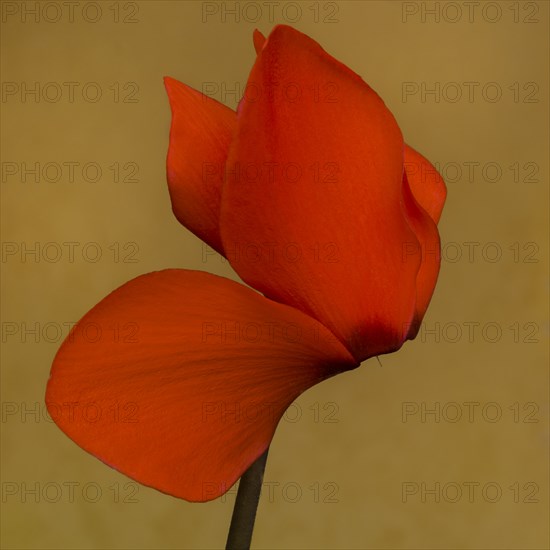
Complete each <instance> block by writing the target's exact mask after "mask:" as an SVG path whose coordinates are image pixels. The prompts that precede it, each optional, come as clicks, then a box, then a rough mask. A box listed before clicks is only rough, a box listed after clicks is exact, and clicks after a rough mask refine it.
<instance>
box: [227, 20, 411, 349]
mask: <svg viewBox="0 0 550 550" xmlns="http://www.w3.org/2000/svg"><path fill="white" fill-rule="evenodd" d="M403 148H404V144H403V139H402V135H401V132H400V130H399V128H398V126H397V123H396V122H395V119H394V118H393V116H392V114H391V113H390V111H389V110H388V109H387V108H386V106H385V105H384V103H383V101H382V100H381V99H380V97H378V95H377V94H376V93H375V92H374V91H373V90H372V89H371V88H370V87H369V86H368V85H367V84H366V83H365V82H364V81H363V80H362V79H361V78H360V77H359V76H358V75H357V74H355V73H354V72H353V71H351V70H350V69H348V68H347V67H345V66H344V65H343V64H341V63H340V62H338V61H336V60H335V59H334V58H332V57H331V56H330V55H328V54H327V53H326V52H325V51H324V50H323V49H322V48H321V47H320V46H319V45H318V44H317V43H316V42H314V41H313V40H311V39H310V38H308V37H307V36H305V35H304V34H302V33H300V32H298V31H296V30H294V29H292V28H290V27H286V26H278V27H276V28H275V29H274V31H273V32H272V33H271V34H270V35H269V37H268V38H267V41H266V43H265V44H264V45H263V47H262V49H261V51H260V52H259V54H258V56H257V59H256V63H255V65H254V67H253V69H252V71H251V74H250V77H249V80H248V84H247V94H246V95H245V97H244V98H243V100H242V101H241V105H240V108H239V115H238V127H237V132H236V137H235V139H234V141H233V142H232V144H231V148H230V153H229V157H228V163H227V168H226V171H227V175H228V177H227V179H226V183H225V185H224V190H223V197H222V209H221V222H220V224H221V234H222V241H223V246H224V250H225V255H226V256H227V258H228V259H229V260H230V261H231V263H232V265H233V267H234V268H235V269H236V271H237V272H238V273H239V275H240V276H241V277H242V278H243V279H244V280H245V281H246V282H247V283H248V284H250V285H252V286H253V287H255V288H256V289H258V290H260V291H261V292H263V293H264V294H265V295H266V296H269V297H271V298H273V299H275V300H277V301H280V302H283V303H286V304H289V305H292V306H294V307H297V308H299V309H300V310H302V311H304V312H306V313H308V314H309V315H311V316H313V317H315V318H316V319H318V320H319V321H320V322H321V323H323V324H324V325H325V326H327V327H328V328H329V329H330V330H331V331H332V332H333V333H334V334H336V335H337V336H338V337H339V338H340V340H341V341H342V342H344V343H345V344H346V346H347V347H348V349H350V351H351V352H352V353H353V354H354V356H355V357H356V358H357V359H359V360H363V359H365V358H367V357H370V356H373V355H378V354H382V353H388V352H390V351H395V350H396V349H398V348H399V347H400V346H401V345H402V343H403V341H404V339H405V336H404V335H403V326H404V325H405V324H407V323H410V322H411V321H412V319H413V316H414V310H415V296H416V274H417V272H418V270H419V268H420V262H421V253H420V247H419V246H417V252H415V253H412V254H411V255H410V256H409V257H408V259H407V261H406V262H404V261H403V253H404V246H405V245H406V244H408V243H415V242H416V244H417V245H418V242H417V239H416V235H415V232H414V231H413V229H412V228H411V227H410V226H409V223H408V221H407V219H406V215H405V211H404V204H403V196H402V178H403Z"/></svg>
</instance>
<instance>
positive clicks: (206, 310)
mask: <svg viewBox="0 0 550 550" xmlns="http://www.w3.org/2000/svg"><path fill="white" fill-rule="evenodd" d="M116 331H118V332H116ZM98 334H99V335H101V338H100V339H99V340H98V339H97V335H98ZM355 366H356V363H355V361H354V360H353V358H352V357H351V356H350V354H349V353H348V352H347V350H346V349H345V348H344V346H342V345H341V344H340V342H338V341H337V339H336V338H334V336H333V335H331V334H330V333H329V331H328V330H327V329H326V328H325V327H323V326H322V325H320V324H319V323H318V322H317V321H315V320H314V319H311V318H309V317H307V316H306V315H304V314H303V313H300V312H299V311H297V310H294V309H292V308H289V307H287V306H285V305H281V304H277V303H274V302H272V301H270V300H268V299H266V298H264V297H263V296H261V295H259V294H257V293H255V292H253V291H252V290H250V289H248V288H246V287H244V286H243V285H240V284H238V283H235V282H233V281H230V280H228V279H223V278H221V277H217V276H215V275H210V274H208V273H203V272H198V271H186V270H166V271H161V272H155V273H150V274H147V275H143V276H141V277H138V278H136V279H134V280H132V281H130V282H128V283H126V284H124V285H123V286H121V287H120V288H119V289H117V290H115V291H114V292H113V293H111V294H110V295H109V296H107V297H106V298H105V299H104V300H103V301H101V302H100V303H99V304H98V305H96V306H95V307H94V308H93V309H92V310H91V311H90V312H89V313H88V314H87V315H86V316H85V317H84V318H83V319H82V320H81V321H80V322H79V323H78V324H77V325H76V326H75V328H74V329H73V331H72V332H71V334H70V335H69V337H68V338H67V340H66V341H65V342H64V343H63V345H62V346H61V348H60V350H59V352H58V353H57V356H56V357H55V360H54V363H53V367H52V372H51V376H50V379H49V382H48V387H47V394H46V403H47V406H48V410H49V412H50V415H51V416H52V418H53V419H54V421H55V422H56V423H57V424H58V425H59V427H60V428H61V429H62V430H63V431H64V432H65V433H66V434H67V435H68V436H69V437H70V438H71V439H73V440H74V441H75V442H76V443H77V444H78V445H80V446H81V447H82V448H84V449H85V450H87V451H88V452H90V453H92V454H93V455H95V456H96V457H98V458H99V459H101V460H102V461H103V462H105V463H107V464H108V465H110V466H112V467H113V468H116V469H117V470H119V471H121V472H122V473H124V474H126V475H128V476H129V477H131V478H133V479H135V480H136V481H139V482H140V483H143V484H145V485H149V486H151V487H154V488H156V489H158V490H160V491H163V492H165V493H168V494H170V495H173V496H177V497H181V498H184V499H186V500H190V501H207V500H211V499H213V498H216V497H218V496H219V495H221V494H223V493H224V492H225V491H227V490H228V489H229V488H230V487H231V486H232V485H233V483H234V482H235V481H236V480H237V479H238V478H239V477H240V476H241V474H242V473H243V472H244V471H245V470H246V469H247V468H248V467H249V466H250V464H251V463H252V462H253V461H254V460H255V459H256V458H258V457H259V456H260V455H261V454H262V453H263V452H264V451H265V449H266V448H267V447H268V446H269V443H270V441H271V438H272V436H273V433H274V431H275V428H276V425H277V422H278V421H279V419H280V417H281V415H282V414H283V413H284V411H285V409H286V408H287V407H288V405H289V404H290V403H291V402H292V401H293V400H294V399H295V398H296V397H297V396H298V395H299V394H300V393H302V392H303V391H304V390H306V389H307V388H309V387H310V386H312V385H313V384H316V383H317V382H320V381H322V380H324V379H325V378H328V377H330V376H332V375H334V374H336V373H338V372H341V371H344V370H348V369H351V368H354V367H355ZM69 402H73V406H72V407H71V408H67V407H64V406H63V405H64V404H67V403H69ZM71 411H72V412H71ZM83 411H87V414H83ZM90 411H91V412H90Z"/></svg>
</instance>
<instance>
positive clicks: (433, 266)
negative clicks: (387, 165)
mask: <svg viewBox="0 0 550 550" xmlns="http://www.w3.org/2000/svg"><path fill="white" fill-rule="evenodd" d="M403 203H404V205H405V212H406V215H407V220H408V222H409V225H410V226H411V227H412V228H413V230H414V232H415V235H416V239H417V241H413V242H411V243H406V244H405V246H404V247H403V261H404V262H407V261H408V260H409V256H412V257H413V261H414V262H416V256H417V254H418V252H419V251H420V253H421V255H422V262H421V264H420V269H419V270H418V274H417V276H416V306H415V314H414V318H413V320H412V322H411V323H410V325H405V326H404V327H403V328H404V334H406V335H407V339H408V340H413V339H414V338H415V337H416V335H417V334H418V330H419V329H420V324H421V322H422V319H423V317H424V314H425V313H426V309H427V308H428V305H429V303H430V300H431V298H432V294H433V291H434V289H435V283H436V282H437V276H438V274H439V266H440V262H441V254H440V242H439V232H438V231H437V225H436V224H435V222H434V221H433V220H432V218H431V217H430V216H429V215H428V213H427V212H426V211H425V210H424V209H423V208H422V207H421V206H420V205H419V204H418V202H417V201H416V200H415V197H414V196H413V193H412V191H411V188H410V186H409V181H408V178H407V174H406V173H405V172H403ZM417 247H418V248H417Z"/></svg>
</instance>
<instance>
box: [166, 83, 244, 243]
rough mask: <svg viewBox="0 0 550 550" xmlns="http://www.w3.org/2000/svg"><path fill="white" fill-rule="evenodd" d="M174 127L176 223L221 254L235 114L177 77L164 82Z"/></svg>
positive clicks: (169, 166) (171, 182)
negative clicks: (226, 175)
mask: <svg viewBox="0 0 550 550" xmlns="http://www.w3.org/2000/svg"><path fill="white" fill-rule="evenodd" d="M164 83H165V86H166V91H167V92H168V98H169V100H170V107H171V109H172V125H171V127H170V144H169V147H168V156H167V159H166V171H167V179H168V188H169V190H170V198H171V200H172V209H173V211H174V214H175V216H176V218H177V219H178V220H179V221H180V222H181V223H182V224H183V225H184V226H185V227H187V229H189V230H190V231H192V232H193V233H195V235H197V236H198V237H199V238H200V239H202V240H203V241H205V242H207V243H208V244H209V245H210V246H212V248H214V249H215V250H217V251H218V252H222V244H221V240H220V234H219V214H220V196H221V186H222V182H223V175H224V166H225V161H226V158H227V152H228V148H229V143H230V141H231V137H232V135H233V130H234V127H235V123H236V115H235V112H234V111H232V110H231V109H229V108H228V107H226V106H225V105H223V104H221V103H219V102H218V101H216V100H215V99H213V98H211V97H208V96H206V95H204V94H202V93H200V92H198V91H197V90H194V89H193V88H190V87H189V86H186V85H185V84H182V83H181V82H178V81H177V80H174V79H173V78H169V77H166V78H165V79H164Z"/></svg>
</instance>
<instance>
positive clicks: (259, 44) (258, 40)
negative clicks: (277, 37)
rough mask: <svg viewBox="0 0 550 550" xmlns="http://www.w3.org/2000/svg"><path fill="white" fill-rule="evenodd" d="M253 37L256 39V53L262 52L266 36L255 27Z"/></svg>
mask: <svg viewBox="0 0 550 550" xmlns="http://www.w3.org/2000/svg"><path fill="white" fill-rule="evenodd" d="M252 39H253V40H254V49H255V50H256V53H260V52H261V51H262V48H263V47H264V44H265V36H264V35H263V34H262V33H261V32H260V31H259V30H258V29H254V34H253V35H252Z"/></svg>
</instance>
